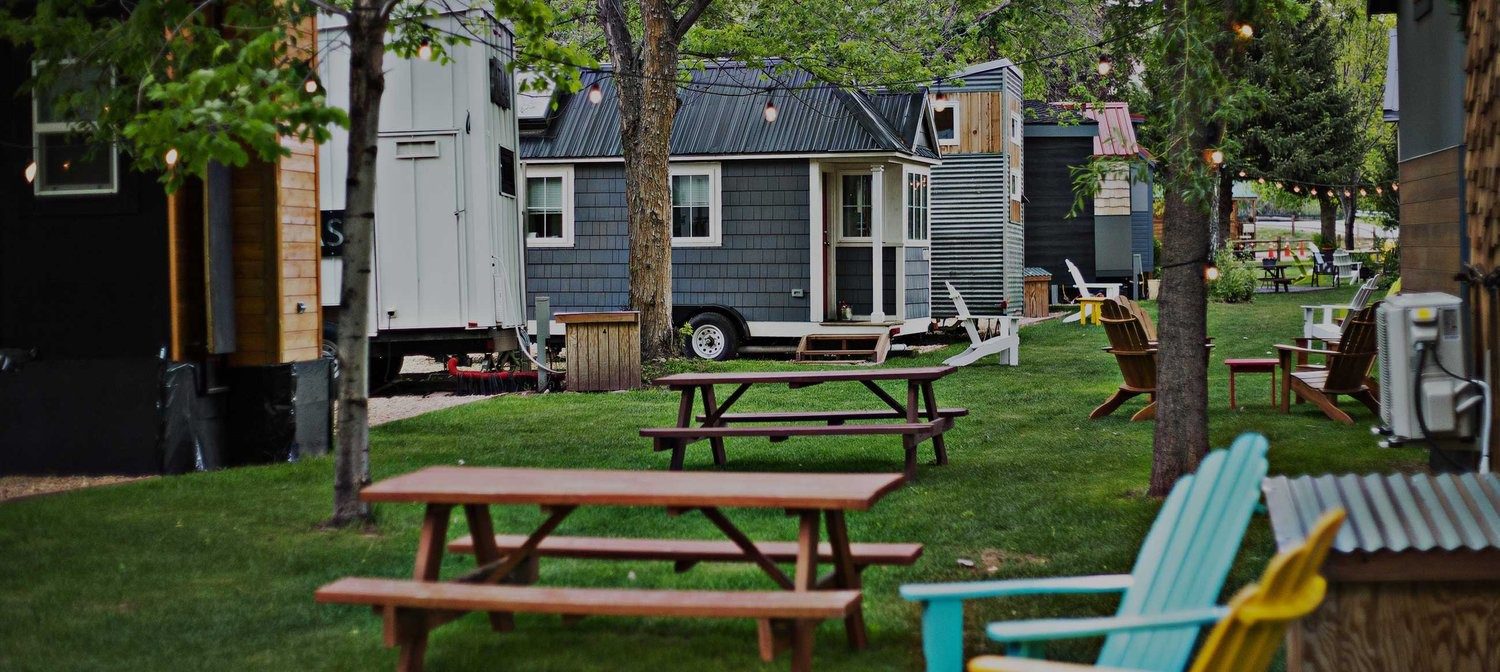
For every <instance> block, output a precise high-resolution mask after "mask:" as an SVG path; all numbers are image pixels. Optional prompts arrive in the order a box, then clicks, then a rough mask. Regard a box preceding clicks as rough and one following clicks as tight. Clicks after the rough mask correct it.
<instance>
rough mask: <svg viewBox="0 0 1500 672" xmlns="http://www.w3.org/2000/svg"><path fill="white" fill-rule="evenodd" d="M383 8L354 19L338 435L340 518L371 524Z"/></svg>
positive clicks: (365, 9)
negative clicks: (365, 494) (363, 496)
mask: <svg viewBox="0 0 1500 672" xmlns="http://www.w3.org/2000/svg"><path fill="white" fill-rule="evenodd" d="M387 22H388V17H386V16H385V15H384V14H382V13H381V9H380V3H379V2H374V1H373V0H359V1H358V2H356V3H355V4H354V7H353V9H352V10H351V12H350V14H349V20H348V27H347V31H348V39H349V159H348V164H349V165H348V177H347V181H346V182H345V189H346V193H347V197H346V203H345V206H344V208H345V213H344V235H345V241H344V256H343V262H344V277H343V282H344V288H343V295H342V296H340V297H339V319H338V349H339V385H338V394H339V406H338V436H337V437H336V446H335V452H334V459H333V518H332V519H330V520H329V524H330V525H333V526H345V525H351V524H356V523H364V522H368V521H369V520H370V507H369V505H367V504H365V503H364V502H362V501H360V499H359V491H360V489H361V488H363V487H364V486H366V485H369V483H370V425H369V417H368V415H369V392H370V391H369V367H368V363H369V361H370V341H369V339H368V338H367V337H366V336H365V334H366V333H367V332H368V330H369V329H368V328H369V315H370V257H371V253H372V248H373V243H374V220H375V152H376V148H377V147H378V140H379V130H380V96H381V94H382V93H384V92H385V72H384V70H383V65H384V60H385V29H386V24H387Z"/></svg>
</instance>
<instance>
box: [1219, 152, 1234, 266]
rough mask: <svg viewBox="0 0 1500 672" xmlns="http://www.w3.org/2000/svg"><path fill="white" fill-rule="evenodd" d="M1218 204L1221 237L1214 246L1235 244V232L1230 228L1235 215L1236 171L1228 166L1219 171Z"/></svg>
mask: <svg viewBox="0 0 1500 672" xmlns="http://www.w3.org/2000/svg"><path fill="white" fill-rule="evenodd" d="M1216 205H1218V213H1217V214H1218V217H1217V218H1216V219H1217V220H1218V231H1219V239H1218V240H1216V241H1214V243H1215V244H1214V248H1215V249H1221V248H1228V247H1231V246H1232V245H1233V244H1234V234H1233V232H1232V231H1231V230H1230V229H1231V228H1232V227H1231V226H1230V224H1231V222H1230V218H1231V217H1232V216H1233V215H1234V173H1233V171H1230V170H1229V169H1227V168H1226V169H1222V170H1220V171H1219V198H1218V202H1217V204H1216Z"/></svg>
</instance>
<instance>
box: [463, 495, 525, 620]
mask: <svg viewBox="0 0 1500 672" xmlns="http://www.w3.org/2000/svg"><path fill="white" fill-rule="evenodd" d="M464 518H465V519H466V520H468V522H469V538H470V539H473V540H474V561H475V562H476V563H477V564H478V565H479V566H481V567H483V566H484V565H488V564H490V563H492V562H499V561H500V549H499V547H498V546H496V545H495V523H494V520H493V519H491V518H490V507H489V506H487V505H485V504H465V505H464ZM536 571H537V559H536V556H531V557H528V558H527V559H526V561H525V562H523V563H522V565H521V566H520V567H517V568H516V571H514V572H511V574H510V576H507V577H505V578H503V579H502V581H503V582H505V583H519V584H528V583H532V582H533V581H535V580H536ZM490 629H492V630H494V631H495V632H510V631H511V630H514V629H516V621H515V616H514V615H512V614H511V613H510V612H499V611H492V612H490Z"/></svg>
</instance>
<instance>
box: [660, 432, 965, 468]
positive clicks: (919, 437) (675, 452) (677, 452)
mask: <svg viewBox="0 0 1500 672" xmlns="http://www.w3.org/2000/svg"><path fill="white" fill-rule="evenodd" d="M952 428H953V418H951V417H947V418H944V417H939V418H938V419H937V420H934V421H932V422H907V423H897V424H887V425H839V424H829V425H772V426H756V427H745V426H740V427H647V428H645V429H642V430H641V436H644V437H647V438H650V439H651V440H652V449H653V450H657V451H664V450H670V451H672V463H671V467H670V468H671V469H672V471H681V470H682V463H683V459H684V458H685V457H686V456H687V447H688V445H689V444H691V443H694V442H697V441H703V440H705V439H726V438H733V437H747V436H748V437H765V438H767V439H770V440H771V442H773V443H775V442H779V441H785V440H787V439H788V438H790V437H793V436H873V435H892V434H895V435H900V436H901V437H902V446H903V447H904V448H905V453H906V460H905V470H906V475H907V477H908V478H910V477H912V476H915V475H916V473H917V444H919V443H921V442H923V441H926V440H927V439H929V438H932V437H935V436H941V435H942V434H943V432H946V431H948V430H950V429H952ZM724 462H725V458H724V455H723V450H722V448H720V447H719V446H714V464H715V465H720V466H722V465H723V464H724ZM946 462H947V455H946V451H941V450H939V451H937V463H938V464H944V463H946Z"/></svg>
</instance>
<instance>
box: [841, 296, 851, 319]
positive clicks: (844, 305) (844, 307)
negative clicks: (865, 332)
mask: <svg viewBox="0 0 1500 672" xmlns="http://www.w3.org/2000/svg"><path fill="white" fill-rule="evenodd" d="M838 318H839V319H840V320H843V321H845V322H848V321H850V320H853V319H854V309H853V308H851V307H850V306H849V302H848V301H845V300H843V299H839V307H838Z"/></svg>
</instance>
